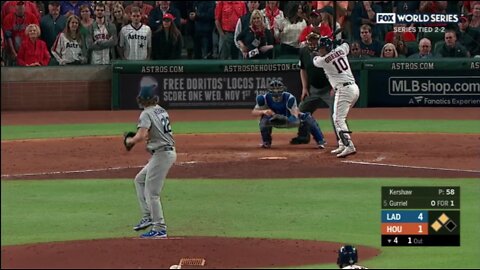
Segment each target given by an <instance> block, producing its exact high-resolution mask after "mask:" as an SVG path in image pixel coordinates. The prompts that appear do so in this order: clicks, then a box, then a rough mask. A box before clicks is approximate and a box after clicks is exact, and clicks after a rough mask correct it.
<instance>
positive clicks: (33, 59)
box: [17, 24, 50, 67]
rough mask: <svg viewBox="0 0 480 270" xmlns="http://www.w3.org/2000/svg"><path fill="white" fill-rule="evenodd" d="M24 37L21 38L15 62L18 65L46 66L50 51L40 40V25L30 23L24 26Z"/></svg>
mask: <svg viewBox="0 0 480 270" xmlns="http://www.w3.org/2000/svg"><path fill="white" fill-rule="evenodd" d="M25 36H26V37H28V38H25V39H23V40H22V44H21V45H20V49H19V50H18V55H17V64H18V65H19V66H26V67H34V66H48V63H49V62H50V53H49V52H48V49H47V44H46V43H45V41H43V40H41V39H40V38H39V37H40V27H39V26H38V25H36V24H30V25H28V26H27V28H25Z"/></svg>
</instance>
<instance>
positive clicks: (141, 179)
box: [125, 77, 177, 238]
mask: <svg viewBox="0 0 480 270" xmlns="http://www.w3.org/2000/svg"><path fill="white" fill-rule="evenodd" d="M157 86H158V83H157V82H156V80H155V79H153V78H151V77H144V78H142V80H141V82H140V93H139V95H138V97H137V102H138V104H139V106H140V107H142V108H143V111H142V113H141V114H140V117H139V120H138V125H137V133H136V135H135V136H134V137H131V138H127V139H126V141H125V142H126V146H127V145H128V146H131V147H133V145H135V144H137V143H139V142H142V141H146V144H147V145H146V146H147V151H148V152H149V153H151V154H152V156H151V158H150V160H149V161H148V163H147V165H145V167H143V169H142V170H140V172H139V173H138V174H137V176H136V177H135V189H136V191H137V198H138V202H139V204H140V210H141V212H142V215H143V218H142V219H141V221H140V223H139V224H138V225H136V226H135V227H133V229H134V230H136V231H137V230H142V229H145V228H147V227H150V226H153V227H152V230H151V231H149V232H147V233H145V234H142V235H141V236H140V237H142V238H165V237H167V225H166V223H165V218H164V216H163V209H162V204H161V201H160V194H161V191H162V189H163V184H164V181H165V177H166V176H167V173H168V171H169V170H170V168H171V167H172V165H173V163H174V162H175V160H176V159H177V154H176V152H175V147H174V146H175V140H174V139H173V134H172V128H171V126H170V117H169V115H168V113H167V111H166V110H165V109H164V108H162V107H160V106H159V105H158V104H157V103H158V96H157V95H155V89H156V88H157ZM127 149H128V148H127Z"/></svg>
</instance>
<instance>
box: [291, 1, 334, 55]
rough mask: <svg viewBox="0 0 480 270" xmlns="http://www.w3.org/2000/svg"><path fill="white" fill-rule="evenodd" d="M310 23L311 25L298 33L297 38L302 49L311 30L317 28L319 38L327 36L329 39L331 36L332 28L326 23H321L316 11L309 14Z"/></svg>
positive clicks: (320, 17) (318, 13)
mask: <svg viewBox="0 0 480 270" xmlns="http://www.w3.org/2000/svg"><path fill="white" fill-rule="evenodd" d="M310 21H311V22H312V24H310V25H307V27H305V28H303V31H302V32H301V33H300V36H299V37H298V42H300V43H301V44H302V47H303V46H305V44H306V41H307V35H308V34H310V33H311V32H312V30H313V29H314V28H316V27H319V30H320V36H327V37H329V36H330V35H331V34H332V28H330V26H329V25H328V24H326V23H321V21H322V16H321V15H320V12H319V11H317V10H312V12H311V13H310Z"/></svg>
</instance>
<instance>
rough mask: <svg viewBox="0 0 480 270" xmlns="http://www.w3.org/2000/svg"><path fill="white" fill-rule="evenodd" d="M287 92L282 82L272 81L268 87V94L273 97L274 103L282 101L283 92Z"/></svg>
mask: <svg viewBox="0 0 480 270" xmlns="http://www.w3.org/2000/svg"><path fill="white" fill-rule="evenodd" d="M284 91H285V86H284V85H283V82H282V81H280V80H276V79H274V80H272V81H271V82H270V84H269V86H268V92H269V93H270V94H271V95H272V98H273V100H274V101H276V102H278V101H280V100H281V99H282V95H283V92H284Z"/></svg>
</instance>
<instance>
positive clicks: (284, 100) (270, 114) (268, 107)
mask: <svg viewBox="0 0 480 270" xmlns="http://www.w3.org/2000/svg"><path fill="white" fill-rule="evenodd" d="M252 114H253V115H255V116H260V123H259V126H260V133H261V136H262V141H263V142H262V145H261V147H262V148H271V146H272V129H273V127H275V128H293V127H295V128H298V127H299V125H300V123H304V124H305V125H306V127H307V129H308V130H309V131H310V133H312V135H313V138H314V139H315V141H316V142H317V146H318V148H320V149H324V148H325V144H326V142H325V140H324V136H323V133H322V131H321V130H320V127H319V126H318V123H317V121H316V120H315V119H314V118H313V116H312V115H311V114H310V113H301V112H300V111H299V109H298V107H297V99H296V98H295V96H293V95H292V94H291V93H289V92H286V91H285V86H284V85H283V83H282V82H281V81H280V80H272V81H271V82H270V84H269V89H268V93H266V94H263V95H258V96H257V98H256V104H255V108H253V110H252ZM278 116H280V117H278Z"/></svg>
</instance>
